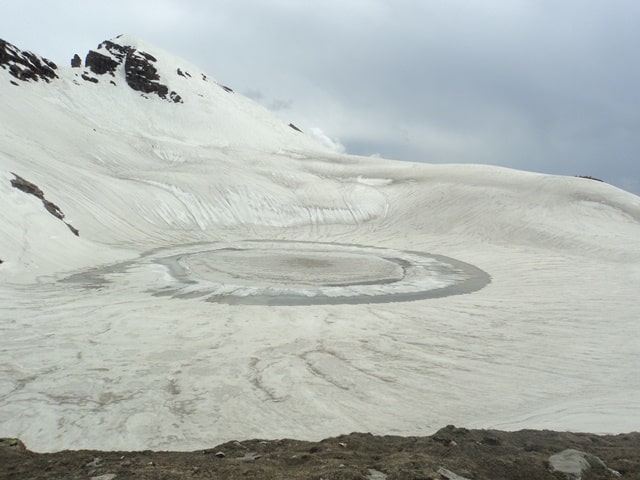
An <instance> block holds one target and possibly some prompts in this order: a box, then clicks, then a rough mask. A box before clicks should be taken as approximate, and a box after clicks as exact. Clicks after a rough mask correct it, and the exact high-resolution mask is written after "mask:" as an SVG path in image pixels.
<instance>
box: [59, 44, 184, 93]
mask: <svg viewBox="0 0 640 480" xmlns="http://www.w3.org/2000/svg"><path fill="white" fill-rule="evenodd" d="M143 45H144V47H145V50H146V47H147V46H146V44H144V43H143V42H142V41H140V40H138V39H136V38H135V37H132V36H130V35H120V36H118V37H116V38H115V39H113V40H105V41H104V42H102V43H101V44H100V45H98V48H97V49H96V50H90V51H89V53H87V56H86V57H85V66H86V67H87V68H88V69H89V70H90V71H91V72H92V73H93V74H95V75H110V76H111V77H115V76H116V72H117V71H118V70H124V77H125V79H126V82H127V85H129V87H131V88H132V89H133V90H136V91H139V92H142V93H143V94H155V95H157V96H158V97H160V98H162V99H165V100H170V101H173V102H175V103H182V102H183V101H182V97H181V96H180V95H179V94H178V93H176V92H175V91H173V90H170V89H169V87H168V86H167V85H166V84H165V83H162V82H161V78H160V74H159V73H158V69H157V68H156V65H155V64H156V62H157V61H158V59H157V58H156V57H155V56H154V55H152V54H150V53H148V52H146V51H145V50H143V49H142V47H143ZM74 61H75V64H76V65H77V68H79V67H80V66H81V65H80V63H79V62H78V61H77V59H76V57H74V60H72V65H74ZM82 78H83V79H85V80H88V81H93V82H94V83H97V81H98V78H97V77H96V76H90V75H87V74H86V73H85V74H84V75H83V76H82Z"/></svg>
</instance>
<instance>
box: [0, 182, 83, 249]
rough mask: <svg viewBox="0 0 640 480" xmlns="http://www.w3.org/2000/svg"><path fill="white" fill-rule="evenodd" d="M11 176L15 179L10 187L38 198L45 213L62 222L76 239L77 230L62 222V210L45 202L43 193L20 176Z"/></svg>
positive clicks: (47, 201) (51, 203)
mask: <svg viewBox="0 0 640 480" xmlns="http://www.w3.org/2000/svg"><path fill="white" fill-rule="evenodd" d="M12 174H13V176H14V177H15V178H14V179H13V180H11V186H12V187H14V188H17V189H18V190H21V191H23V192H25V193H28V194H30V195H33V196H34V197H37V198H39V199H40V200H42V204H43V205H44V208H46V209H47V212H49V213H50V214H51V215H53V216H54V217H56V218H58V219H60V220H62V221H63V223H64V224H65V225H66V226H67V227H69V230H71V232H73V234H74V235H75V236H76V237H77V236H78V235H79V232H78V229H77V228H75V227H73V226H72V225H70V224H69V223H67V222H65V221H64V213H62V210H60V207H58V206H57V205H56V204H55V203H53V202H51V201H49V200H47V199H46V198H45V197H44V193H43V191H42V190H40V188H39V187H38V186H37V185H35V184H33V183H31V182H29V181H28V180H25V179H24V178H22V177H21V176H19V175H17V174H15V173H13V172H12Z"/></svg>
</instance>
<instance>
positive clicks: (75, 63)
mask: <svg viewBox="0 0 640 480" xmlns="http://www.w3.org/2000/svg"><path fill="white" fill-rule="evenodd" d="M80 67H82V59H81V58H80V55H78V54H77V53H76V54H75V55H74V56H73V58H72V59H71V68H80Z"/></svg>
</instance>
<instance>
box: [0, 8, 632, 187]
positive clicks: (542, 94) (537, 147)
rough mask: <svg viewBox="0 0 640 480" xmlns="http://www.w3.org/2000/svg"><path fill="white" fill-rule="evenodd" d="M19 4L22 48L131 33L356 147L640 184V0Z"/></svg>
mask: <svg viewBox="0 0 640 480" xmlns="http://www.w3.org/2000/svg"><path fill="white" fill-rule="evenodd" d="M5 7H6V9H7V10H5V13H6V15H5V17H6V18H11V19H12V22H11V24H7V25H6V26H4V27H3V30H4V31H3V35H6V36H7V40H9V41H13V42H14V43H17V44H18V45H20V46H24V47H25V48H30V49H34V50H36V51H38V52H39V53H41V54H43V55H45V56H47V55H48V56H51V57H52V58H53V59H54V60H59V59H62V60H63V61H68V59H69V58H70V57H71V56H72V54H73V53H75V52H76V51H79V53H81V54H82V53H83V52H85V51H86V50H87V49H88V48H93V47H95V45H96V44H97V43H99V42H100V41H101V40H103V39H105V38H110V37H113V36H115V35H117V34H119V33H130V34H133V35H135V36H138V37H141V38H144V39H145V40H147V41H149V42H151V43H155V44H157V45H158V46H160V47H162V48H164V49H166V50H169V51H173V52H175V53H176V54H177V55H180V56H183V57H185V58H186V59H187V60H188V61H191V62H192V63H195V64H196V65H198V66H200V67H201V68H202V69H203V70H204V71H206V72H208V73H209V74H210V75H211V76H212V77H214V78H217V79H218V80H220V81H221V82H223V83H224V84H228V85H230V86H232V87H233V88H234V89H235V90H236V91H240V92H247V93H248V95H249V96H251V97H252V98H254V99H256V100H259V101H260V102H262V103H263V104H265V105H267V107H270V108H272V109H273V110H286V112H287V117H288V119H290V120H293V121H294V123H295V124H296V125H300V126H301V128H302V129H303V130H305V131H309V130H310V129H309V126H319V127H320V128H321V130H322V132H323V133H324V135H325V136H327V137H328V138H329V139H331V138H340V142H341V143H342V144H344V145H345V146H346V147H347V151H349V152H350V153H366V152H368V153H372V152H380V153H381V154H382V155H383V156H385V157H391V158H398V159H403V160H417V161H434V162H452V163H460V162H476V163H493V164H498V165H504V166H510V167H516V168H522V169H526V170H534V171H541V172H547V173H559V174H586V175H593V176H596V177H599V178H603V179H605V180H607V181H611V182H616V183H617V184H618V185H621V186H622V185H623V183H622V182H623V181H624V185H625V186H626V185H631V186H632V187H631V188H634V189H635V190H634V191H635V192H637V193H640V190H638V189H637V188H638V187H634V185H638V184H639V183H640V163H639V162H637V160H636V158H635V157H636V152H638V151H640V138H639V137H638V135H637V132H638V131H640V117H638V115H637V112H638V110H640V95H639V94H638V93H637V92H638V90H637V85H638V84H640V62H638V61H637V53H636V49H637V45H638V44H640V31H639V30H638V29H637V26H636V23H637V22H636V19H637V18H638V17H639V16H640V2H636V1H635V0H617V1H616V2H602V1H600V0H566V1H562V2H556V1H551V0H513V1H508V2H505V1H503V0H486V1H483V2H468V1H465V0H447V1H444V0H424V1H417V0H394V1H393V2H392V1H391V0H366V1H365V0H353V1H350V2H338V1H337V0H328V1H327V2H323V3H322V5H321V6H319V5H317V4H310V3H306V2H298V1H294V0H272V1H269V2H264V1H262V0H246V1H243V2H228V1H224V0H212V1H204V0H191V1H188V2H181V1H177V0H163V1H161V2H159V3H158V2H150V1H141V2H133V3H131V2H124V1H122V0H114V2H109V3H105V4H99V3H96V2H81V1H69V2H58V3H56V4H55V5H54V4H53V3H52V2H35V1H33V0H24V1H23V2H10V3H9V4H7V6H5ZM132 9H133V10H132ZM58 52H63V53H64V54H63V55H62V54H59V53H58ZM252 92H253V93H252ZM627 188H629V187H627Z"/></svg>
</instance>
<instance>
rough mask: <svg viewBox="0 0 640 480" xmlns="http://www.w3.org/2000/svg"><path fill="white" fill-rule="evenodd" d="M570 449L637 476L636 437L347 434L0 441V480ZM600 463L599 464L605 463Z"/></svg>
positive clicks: (291, 470)
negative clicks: (92, 445) (80, 446)
mask: <svg viewBox="0 0 640 480" xmlns="http://www.w3.org/2000/svg"><path fill="white" fill-rule="evenodd" d="M569 448H571V449H576V450H580V451H582V452H586V453H587V454H589V456H590V457H591V456H595V457H598V458H599V459H601V460H602V462H603V464H600V463H598V462H593V463H592V465H591V467H590V468H588V469H586V470H584V471H583V472H582V474H581V476H582V479H584V480H590V479H591V480H593V479H611V478H623V479H640V433H631V434H624V435H615V436H599V435H593V434H588V433H567V432H553V431H546V430H544V431H535V430H522V431H519V432H502V431H496V430H467V429H464V428H456V427H453V426H448V427H446V428H443V429H442V430H440V431H438V432H437V433H436V434H435V435H433V436H431V437H397V436H375V435H371V434H368V433H352V434H350V435H342V436H339V437H336V438H329V439H325V440H322V441H320V442H305V441H299V440H247V441H242V442H228V443H225V444H222V445H218V446H217V447H215V448H210V449H206V450H199V451H195V452H152V451H143V452H102V451H88V450H82V451H63V452H57V453H34V452H30V451H29V450H27V449H26V448H25V447H24V445H22V442H20V441H19V440H16V439H2V440H0V479H59V478H65V479H69V480H73V479H83V480H87V479H93V480H125V479H184V478H193V479H205V478H206V479H217V478H220V479H240V478H242V479H245V478H252V479H294V480H295V479H314V480H320V479H327V480H329V479H342V480H348V479H369V480H378V479H380V480H384V479H386V480H405V479H438V480H447V479H448V480H456V479H459V478H467V479H475V480H482V479H491V480H501V479H505V480H506V479H509V480H513V479H531V480H536V479H556V480H558V479H563V478H574V479H575V478H577V477H575V476H574V477H570V476H567V475H566V474H564V473H561V472H552V471H551V468H550V465H549V457H551V456H552V455H554V454H557V453H559V452H561V451H563V450H565V449H569ZM605 465H606V467H605Z"/></svg>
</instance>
